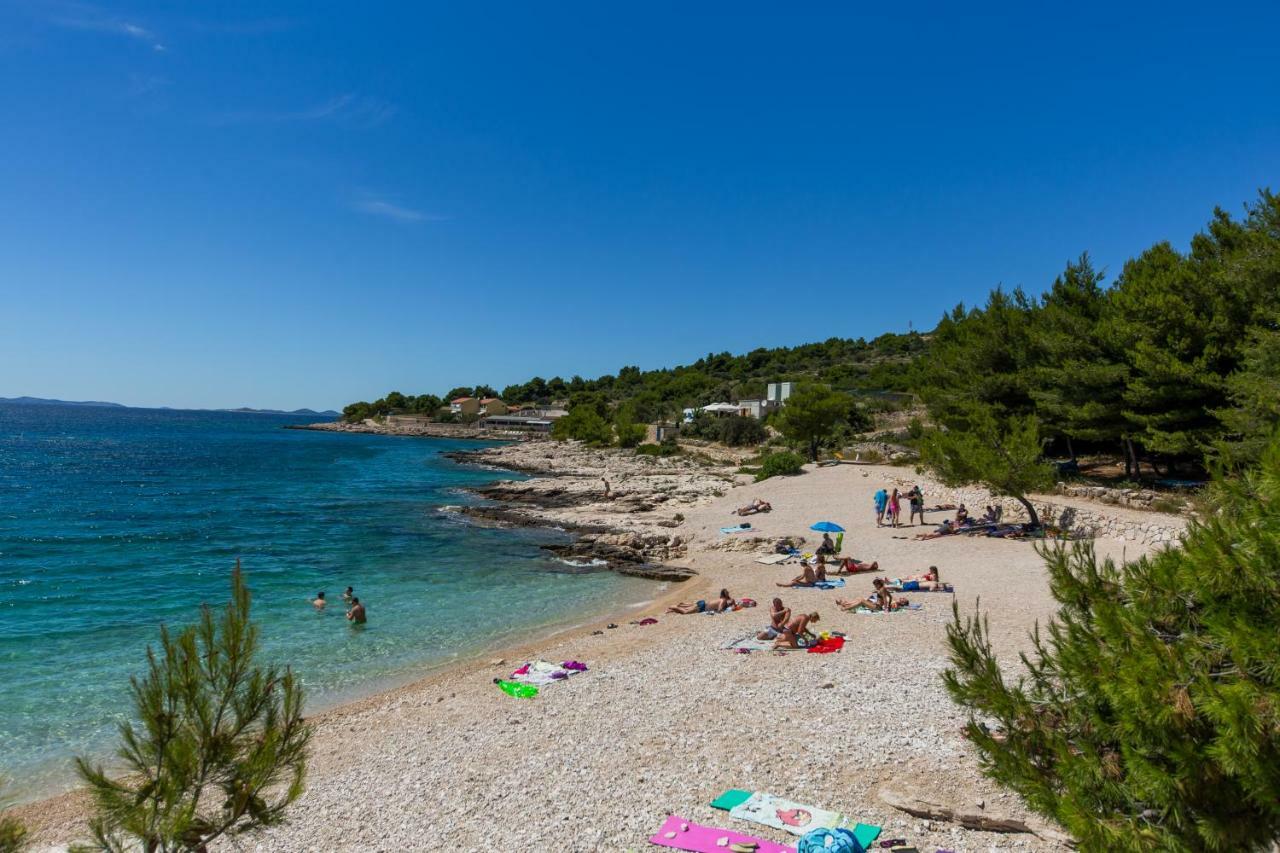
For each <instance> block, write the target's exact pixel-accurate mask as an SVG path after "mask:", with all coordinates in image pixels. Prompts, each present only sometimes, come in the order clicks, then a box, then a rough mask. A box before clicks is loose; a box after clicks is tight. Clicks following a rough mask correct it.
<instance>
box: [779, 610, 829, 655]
mask: <svg viewBox="0 0 1280 853" xmlns="http://www.w3.org/2000/svg"><path fill="white" fill-rule="evenodd" d="M820 619H821V617H820V616H818V614H817V612H814V613H802V614H800V615H799V616H797V617H796V618H794V619H792V620H791V621H790V622H788V623H786V624H785V625H784V626H783V627H782V633H781V634H779V635H778V639H776V640H774V641H773V647H774V648H775V649H798V648H800V643H801V640H804V642H805V645H808V644H809V643H811V642H813V641H814V640H816V639H817V638H816V637H814V636H813V633H812V632H811V631H810V630H809V626H810V625H811V624H813V623H814V622H817V621H819V620H820Z"/></svg>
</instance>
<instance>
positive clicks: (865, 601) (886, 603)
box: [836, 578, 905, 610]
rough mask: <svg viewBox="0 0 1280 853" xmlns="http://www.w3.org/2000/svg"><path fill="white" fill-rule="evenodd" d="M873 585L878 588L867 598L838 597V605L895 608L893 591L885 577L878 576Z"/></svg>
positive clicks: (847, 607)
mask: <svg viewBox="0 0 1280 853" xmlns="http://www.w3.org/2000/svg"><path fill="white" fill-rule="evenodd" d="M871 585H872V586H873V587H875V590H876V591H875V592H873V593H871V595H869V596H867V597H866V598H859V599H858V600H857V601H850V600H849V599H846V598H837V599H836V606H837V607H839V608H840V609H841V610H857V609H858V608H859V607H865V608H867V609H868V610H892V609H893V608H894V603H893V592H892V591H891V590H890V589H889V585H888V584H886V583H885V582H884V579H883V578H876V579H875V580H873V581H872V582H871ZM904 603H905V602H904ZM899 606H900V605H899Z"/></svg>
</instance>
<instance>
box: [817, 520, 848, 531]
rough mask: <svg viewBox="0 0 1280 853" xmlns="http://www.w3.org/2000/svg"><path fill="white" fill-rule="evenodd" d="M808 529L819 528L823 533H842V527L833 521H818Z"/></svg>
mask: <svg viewBox="0 0 1280 853" xmlns="http://www.w3.org/2000/svg"><path fill="white" fill-rule="evenodd" d="M809 529H810V530H820V531H822V532H823V533H844V528H843V527H841V526H840V525H838V524H836V523H835V522H834V521H819V522H818V523H817V524H815V525H813V526H812V527H810V528H809Z"/></svg>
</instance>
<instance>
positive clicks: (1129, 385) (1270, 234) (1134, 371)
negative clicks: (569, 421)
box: [344, 190, 1280, 473]
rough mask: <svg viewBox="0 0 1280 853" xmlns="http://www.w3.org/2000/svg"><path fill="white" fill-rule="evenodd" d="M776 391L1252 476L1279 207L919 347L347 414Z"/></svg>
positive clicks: (1277, 356) (535, 384)
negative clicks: (1225, 467) (878, 401)
mask: <svg viewBox="0 0 1280 853" xmlns="http://www.w3.org/2000/svg"><path fill="white" fill-rule="evenodd" d="M785 380H798V381H804V382H813V383H818V384H821V385H826V386H829V387H830V388H832V389H834V390H837V391H846V392H852V394H853V396H854V397H855V398H859V397H860V398H861V399H862V404H861V405H862V406H863V407H864V408H865V407H866V405H867V403H868V401H872V402H874V400H875V396H876V395H877V394H880V393H883V392H887V391H898V392H902V391H909V392H911V393H913V394H915V395H917V396H918V398H919V400H920V401H921V402H923V404H924V405H925V406H926V407H927V409H928V414H929V416H930V418H931V420H932V421H933V422H934V423H936V424H939V425H941V426H943V427H948V428H952V429H963V428H964V427H965V426H966V424H967V423H969V422H970V421H971V420H972V419H973V417H974V411H975V407H980V408H984V409H989V410H990V413H991V414H992V415H993V416H994V417H996V418H997V419H1009V418H1028V417H1029V418H1032V419H1034V422H1035V425H1036V429H1038V431H1039V435H1040V437H1041V439H1042V440H1044V441H1054V442H1056V443H1057V444H1058V447H1059V449H1060V450H1062V451H1063V452H1065V453H1068V454H1074V452H1075V450H1076V449H1077V448H1078V447H1079V446H1081V445H1085V446H1088V447H1090V448H1093V449H1104V450H1105V451H1106V452H1113V453H1115V454H1116V456H1117V457H1122V458H1123V459H1124V460H1125V465H1126V469H1127V470H1128V471H1130V472H1136V471H1137V464H1138V460H1139V459H1144V460H1146V461H1148V462H1150V463H1153V464H1157V465H1160V466H1162V467H1165V468H1166V469H1167V470H1168V472H1169V473H1173V472H1175V471H1177V470H1178V469H1179V468H1183V467H1189V468H1195V469H1197V470H1198V469H1199V468H1200V467H1201V466H1202V465H1203V464H1204V463H1205V462H1206V459H1208V460H1215V459H1217V460H1223V461H1225V462H1227V463H1229V464H1232V465H1240V464H1248V463H1251V462H1254V461H1256V460H1257V458H1258V455H1259V452H1260V449H1261V447H1263V446H1264V444H1265V443H1266V441H1267V439H1268V437H1269V436H1270V434H1271V432H1272V431H1273V430H1274V428H1275V425H1276V423H1277V421H1278V420H1280V197H1277V196H1276V195H1275V194H1273V193H1271V192H1270V191H1265V190H1264V191H1263V192H1261V193H1260V195H1259V197H1258V199H1257V200H1256V201H1255V202H1254V203H1252V204H1250V205H1248V206H1246V208H1245V211H1244V215H1243V216H1242V217H1238V218H1237V217H1233V216H1231V215H1230V214H1228V213H1227V212H1226V211H1224V210H1222V209H1217V210H1215V211H1214V212H1213V215H1212V218H1211V219H1210V221H1209V223H1208V226H1207V227H1206V228H1205V230H1204V231H1203V232H1201V233H1199V234H1197V235H1196V236H1195V237H1194V238H1193V239H1192V240H1191V245H1190V249H1189V251H1187V252H1182V251H1179V250H1178V249H1176V248H1175V247H1174V246H1173V245H1172V244H1171V243H1170V242H1167V241H1166V242H1161V243H1157V244H1156V245H1154V246H1152V247H1150V248H1148V249H1147V250H1145V251H1143V252H1142V253H1141V254H1139V255H1137V256H1136V257H1134V258H1132V259H1131V260H1129V261H1127V262H1126V263H1125V264H1124V266H1123V268H1122V269H1121V270H1120V274H1119V275H1118V276H1117V277H1116V278H1115V280H1114V281H1113V282H1111V283H1109V284H1108V283H1107V282H1106V276H1105V273H1104V271H1101V270H1098V269H1095V268H1094V266H1093V264H1092V262H1091V261H1090V259H1089V256H1088V255H1087V254H1086V255H1082V256H1081V257H1080V258H1079V259H1078V260H1076V261H1073V262H1071V263H1069V264H1067V266H1066V269H1065V270H1064V271H1063V273H1062V274H1061V275H1060V276H1059V277H1058V278H1057V279H1056V280H1055V281H1054V282H1052V283H1051V284H1050V285H1049V287H1048V289H1047V290H1045V291H1044V292H1043V293H1041V294H1040V295H1032V294H1029V293H1028V292H1027V291H1025V290H1024V289H1022V288H1017V289H1014V290H1011V291H1006V290H1004V289H1000V288H997V289H996V290H993V291H992V292H991V294H990V296H989V297H988V299H987V300H986V302H985V303H984V304H983V305H982V306H981V307H975V308H967V307H965V306H963V305H959V306H957V307H956V308H955V309H954V310H953V311H951V312H949V313H948V314H946V315H945V316H943V317H942V319H941V321H940V322H939V324H938V326H937V328H936V329H934V330H933V332H931V333H927V334H919V333H909V334H885V335H881V336H880V337H878V338H876V339H874V340H872V341H865V340H862V339H857V340H849V339H844V338H832V339H830V340H827V341H825V342H823V343H815V344H806V345H803V346H797V347H780V348H775V349H757V350H753V351H752V352H749V353H747V354H745V355H736V356H735V355H731V354H729V353H720V354H709V355H707V356H706V357H705V358H701V359H699V360H698V361H696V362H694V363H693V364H690V365H686V366H681V367H673V368H669V369H661V370H648V371H643V370H640V369H639V368H638V367H623V368H622V369H621V370H619V371H618V373H617V374H616V375H606V376H600V377H597V378H595V379H583V378H582V377H580V376H574V377H572V378H570V379H567V380H566V379H563V378H561V377H553V378H551V379H543V378H541V377H534V378H532V379H530V380H529V381H528V382H524V383H521V384H518V385H509V386H507V387H506V388H504V389H502V390H501V392H500V393H499V392H497V391H496V390H495V389H494V388H492V387H489V386H478V387H474V388H466V387H460V388H454V389H451V390H450V391H449V392H448V393H446V394H445V395H444V397H443V398H442V397H436V396H434V395H431V394H426V395H422V396H419V397H413V396H406V395H403V394H400V393H397V392H393V393H391V394H388V395H387V396H386V397H384V398H382V399H380V400H377V401H375V402H373V403H364V402H361V403H354V404H352V405H350V406H348V407H347V408H346V409H345V410H344V416H345V417H346V418H347V419H349V420H358V419H361V418H366V417H370V416H375V415H382V414H386V413H388V412H392V411H418V412H428V413H429V412H434V411H436V409H438V407H439V406H440V405H441V402H442V400H448V399H450V398H453V397H457V396H467V395H475V396H501V397H502V398H503V399H504V400H505V401H507V402H508V403H539V404H548V403H552V402H557V403H564V404H566V405H568V406H569V407H570V408H573V407H576V406H579V405H584V404H589V405H590V406H591V408H593V409H594V410H596V412H597V413H599V414H600V415H601V416H602V417H604V418H606V419H607V416H608V414H609V412H610V411H613V410H617V409H618V408H619V407H620V405H621V404H627V405H626V410H627V411H626V413H625V414H626V418H627V419H628V421H629V422H630V421H648V420H654V419H657V418H670V417H674V416H676V414H677V413H678V412H679V410H680V409H681V408H683V407H687V406H698V405H703V404H706V403H710V402H716V401H734V400H739V399H744V398H754V397H761V396H763V395H764V392H765V384H766V383H767V382H772V381H785ZM846 408H848V407H846ZM849 410H850V412H851V414H850V416H849V417H847V418H845V419H844V421H846V422H845V423H843V424H836V425H835V427H833V430H836V432H838V431H839V429H843V430H844V431H845V432H847V430H848V428H849V427H850V425H851V424H853V422H854V421H856V420H858V417H857V412H856V411H853V409H849ZM984 417H985V415H984ZM837 428H839V429H837ZM606 431H607V428H606ZM836 432H833V435H835V434H836Z"/></svg>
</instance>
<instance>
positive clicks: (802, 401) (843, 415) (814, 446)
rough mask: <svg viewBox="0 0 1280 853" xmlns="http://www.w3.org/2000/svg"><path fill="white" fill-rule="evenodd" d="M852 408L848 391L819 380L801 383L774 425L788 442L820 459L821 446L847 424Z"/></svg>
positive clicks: (811, 456) (810, 456)
mask: <svg viewBox="0 0 1280 853" xmlns="http://www.w3.org/2000/svg"><path fill="white" fill-rule="evenodd" d="M852 408H853V399H852V398H851V397H850V396H849V395H848V394H845V393H843V392H841V391H833V390H831V389H830V388H828V387H827V386H826V385H820V384H818V383H817V382H801V383H800V384H799V385H798V386H797V387H796V389H795V390H794V391H793V392H792V393H791V396H790V397H788V398H787V402H786V405H784V406H783V407H782V411H780V412H778V414H777V415H776V416H775V417H774V426H776V427H777V429H778V431H779V432H781V433H782V435H783V436H784V437H785V438H786V439H787V440H788V441H790V442H792V443H793V444H795V445H796V446H798V447H803V448H805V450H806V452H807V453H808V454H809V459H810V460H811V461H814V462H816V461H817V460H818V449H819V448H820V447H821V446H822V443H823V442H824V441H827V440H828V439H830V438H832V437H833V436H835V434H836V429H837V427H838V426H839V425H841V424H844V423H847V418H848V416H849V411H850V410H851V409H852Z"/></svg>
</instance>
